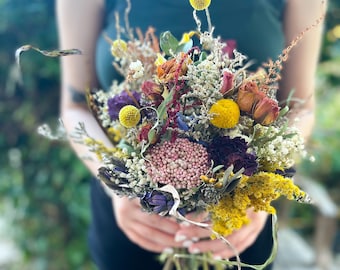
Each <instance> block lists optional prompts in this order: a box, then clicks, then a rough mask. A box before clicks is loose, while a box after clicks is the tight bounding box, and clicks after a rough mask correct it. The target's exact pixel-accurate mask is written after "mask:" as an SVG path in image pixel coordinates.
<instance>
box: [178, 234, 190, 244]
mask: <svg viewBox="0 0 340 270" xmlns="http://www.w3.org/2000/svg"><path fill="white" fill-rule="evenodd" d="M185 239H187V237H186V236H185V235H183V234H176V236H175V242H182V241H184V240H185Z"/></svg>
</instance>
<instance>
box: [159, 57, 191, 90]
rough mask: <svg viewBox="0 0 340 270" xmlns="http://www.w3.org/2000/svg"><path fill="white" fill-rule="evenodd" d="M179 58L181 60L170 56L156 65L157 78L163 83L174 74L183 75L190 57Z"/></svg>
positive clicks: (174, 75) (173, 76)
mask: <svg viewBox="0 0 340 270" xmlns="http://www.w3.org/2000/svg"><path fill="white" fill-rule="evenodd" d="M182 57H186V55H184V54H182ZM181 59H182V60H183V61H180V60H178V59H176V58H172V59H170V60H168V61H166V62H164V63H163V64H161V65H159V66H157V76H158V79H159V80H160V81H161V82H163V83H167V82H169V81H171V80H173V79H174V78H175V77H176V76H183V75H185V74H186V72H187V71H188V63H189V62H190V61H191V59H183V58H181Z"/></svg>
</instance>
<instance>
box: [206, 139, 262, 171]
mask: <svg viewBox="0 0 340 270" xmlns="http://www.w3.org/2000/svg"><path fill="white" fill-rule="evenodd" d="M247 149H248V146H247V143H246V141H245V140H244V139H242V138H240V137H235V138H233V139H232V138H230V137H228V136H225V137H216V138H214V139H213V141H212V142H211V143H210V145H209V146H208V152H209V154H210V157H211V159H212V160H213V161H214V163H215V165H224V166H225V168H228V167H229V166H231V165H233V166H234V172H237V171H239V170H240V169H241V168H244V169H245V171H244V173H243V174H245V175H248V176H250V175H252V174H254V173H255V172H256V170H257V168H258V163H257V161H256V156H255V155H254V154H252V153H248V152H247Z"/></svg>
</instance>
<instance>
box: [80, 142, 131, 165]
mask: <svg viewBox="0 0 340 270" xmlns="http://www.w3.org/2000/svg"><path fill="white" fill-rule="evenodd" d="M84 143H85V145H87V146H88V147H89V148H90V150H91V152H94V153H95V154H96V155H97V158H98V160H103V157H104V156H105V155H108V156H115V157H117V158H123V157H125V156H126V154H124V153H123V151H122V150H121V149H119V148H116V147H112V148H108V147H106V146H105V145H104V143H103V142H101V141H98V140H95V139H93V138H90V137H87V138H85V139H84Z"/></svg>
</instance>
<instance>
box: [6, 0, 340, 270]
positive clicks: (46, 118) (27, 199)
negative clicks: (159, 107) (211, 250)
mask: <svg viewBox="0 0 340 270" xmlns="http://www.w3.org/2000/svg"><path fill="white" fill-rule="evenodd" d="M53 5H54V1H53V0H31V1H29V3H28V2H27V1H26V0H0V39H1V43H0V119H1V125H0V151H1V153H2V154H1V155H0V164H1V168H0V179H1V181H0V210H3V211H4V212H5V209H1V207H4V205H7V206H8V204H10V205H12V208H11V209H14V210H13V211H12V212H11V213H10V215H9V217H8V218H9V219H11V220H10V221H11V222H13V226H12V228H11V231H10V232H8V233H11V234H12V235H13V237H14V239H15V240H16V242H17V243H18V245H19V247H20V248H21V250H22V252H23V253H24V258H25V259H26V261H27V262H29V264H28V265H31V268H27V267H26V266H25V267H23V266H20V267H19V269H35V270H40V269H94V266H93V264H92V263H91V260H90V258H89V254H88V249H87V240H86V235H87V226H88V223H89V220H90V212H89V194H88V192H89V191H88V188H89V186H88V181H89V177H90V175H89V173H88V172H87V170H86V169H85V168H84V167H83V165H82V163H81V162H80V161H79V160H78V159H77V158H76V157H75V155H74V153H73V152H72V151H71V150H70V149H69V148H68V146H67V145H66V144H64V143H60V142H51V141H48V140H47V139H45V138H41V137H40V136H39V135H38V134H37V132H36V128H37V126H39V125H41V124H42V123H48V124H50V125H51V126H54V125H55V124H56V119H57V117H58V108H59V104H58V103H59V102H58V101H59V61H58V60H57V59H52V58H46V57H44V56H42V55H40V54H38V53H36V52H34V51H32V52H27V53H25V54H24V55H23V56H22V58H21V61H22V71H23V84H21V85H20V84H18V83H17V78H18V74H17V72H16V69H15V65H14V63H15V59H14V52H15V50H16V49H17V48H18V47H20V46H22V45H23V44H26V43H30V44H32V45H34V46H37V47H40V48H42V49H54V48H56V47H57V35H56V26H55V21H54V6H53ZM339 65H340V0H330V5H329V10H328V16H327V22H326V29H325V38H324V45H323V50H322V53H321V63H320V68H319V74H318V80H317V82H318V107H317V124H316V128H315V131H314V133H313V136H312V139H311V143H310V145H309V149H310V153H311V154H312V155H314V156H315V159H316V162H314V163H310V162H307V161H306V162H305V163H303V164H302V166H301V170H302V171H303V172H304V173H305V174H308V175H310V176H312V177H313V178H315V179H317V180H319V181H321V182H322V183H323V184H324V185H325V186H326V187H327V189H328V190H329V191H330V193H331V195H332V196H333V198H334V199H335V200H336V201H337V202H338V203H339V201H340V199H339V194H340V192H339V190H340V186H339V185H340V181H339V180H338V179H339V178H340V140H339V139H338V138H340V136H339V135H340V122H339V121H338V118H337V117H338V116H339V115H340V93H339V91H338V86H339V83H340V69H339ZM300 209H302V208H300ZM299 215H300V214H299ZM310 218H311V217H310V214H306V219H310ZM25 265H27V263H25Z"/></svg>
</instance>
